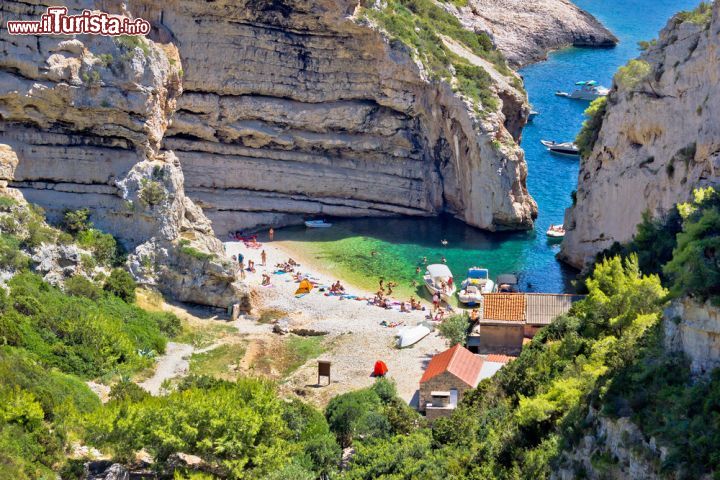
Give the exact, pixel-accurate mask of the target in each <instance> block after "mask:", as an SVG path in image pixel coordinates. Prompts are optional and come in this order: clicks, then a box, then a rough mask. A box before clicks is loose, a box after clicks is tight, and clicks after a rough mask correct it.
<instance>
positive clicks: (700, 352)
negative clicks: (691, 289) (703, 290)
mask: <svg viewBox="0 0 720 480" xmlns="http://www.w3.org/2000/svg"><path fill="white" fill-rule="evenodd" d="M663 326H664V330H665V344H666V347H667V349H668V350H670V351H673V352H683V353H684V354H685V356H687V358H688V359H689V360H690V369H691V370H692V373H693V374H695V375H704V374H707V373H709V372H711V371H712V370H713V369H715V368H717V367H720V308H718V307H716V306H714V305H712V304H711V303H710V302H709V301H708V302H706V303H703V304H701V303H698V302H696V301H694V300H692V299H689V298H684V299H680V300H676V301H674V302H673V303H672V305H671V306H670V307H669V308H668V309H667V310H666V311H665V315H664V318H663Z"/></svg>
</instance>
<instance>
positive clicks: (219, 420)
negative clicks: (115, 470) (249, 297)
mask: <svg viewBox="0 0 720 480" xmlns="http://www.w3.org/2000/svg"><path fill="white" fill-rule="evenodd" d="M283 410H284V405H283V402H282V401H281V400H280V399H279V398H278V396H277V394H276V392H275V389H274V386H273V385H272V384H271V383H270V382H266V381H259V380H251V379H243V380H240V381H238V382H237V383H234V384H229V383H220V384H217V385H215V386H213V387H211V388H209V389H198V388H189V389H186V390H182V391H176V392H173V393H170V394H169V395H167V396H165V397H147V398H145V399H143V400H141V401H139V402H134V403H117V404H109V405H108V408H106V409H104V410H103V411H102V412H99V414H97V415H95V416H93V417H92V418H91V419H90V422H89V424H88V427H89V428H88V432H89V437H90V439H91V440H93V441H94V442H95V443H96V444H98V445H101V446H104V447H109V448H112V449H113V450H114V451H115V453H116V457H117V458H125V459H127V458H131V457H132V456H133V454H134V452H135V451H138V450H140V449H145V450H146V451H148V452H149V453H150V454H151V455H152V456H153V458H154V460H155V461H156V462H158V463H159V464H161V465H162V464H163V463H164V462H166V461H167V459H168V458H169V457H170V455H171V454H173V453H176V452H185V453H189V454H193V455H198V456H200V457H201V458H203V459H204V460H205V461H206V462H209V463H210V464H212V465H214V466H215V467H216V469H217V470H216V472H217V473H218V474H219V475H220V476H221V477H223V478H231V479H238V478H264V477H265V475H267V474H269V473H270V472H272V471H274V470H281V469H282V468H283V467H284V466H285V465H286V464H288V463H290V460H291V457H292V455H293V451H296V449H295V448H294V447H293V444H292V442H291V441H290V440H289V436H290V432H289V431H288V429H287V426H286V425H285V423H284V422H283V418H282V414H283Z"/></svg>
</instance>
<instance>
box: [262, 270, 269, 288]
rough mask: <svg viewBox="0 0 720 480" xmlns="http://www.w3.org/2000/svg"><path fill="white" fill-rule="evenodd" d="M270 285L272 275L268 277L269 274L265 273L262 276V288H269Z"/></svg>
mask: <svg viewBox="0 0 720 480" xmlns="http://www.w3.org/2000/svg"><path fill="white" fill-rule="evenodd" d="M268 285H270V275H268V274H267V273H263V274H262V286H263V287H267V286H268Z"/></svg>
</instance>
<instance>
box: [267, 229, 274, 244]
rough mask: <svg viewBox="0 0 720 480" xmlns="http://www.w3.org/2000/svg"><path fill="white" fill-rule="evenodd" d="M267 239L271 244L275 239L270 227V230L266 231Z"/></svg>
mask: <svg viewBox="0 0 720 480" xmlns="http://www.w3.org/2000/svg"><path fill="white" fill-rule="evenodd" d="M268 238H269V239H270V241H271V242H272V241H273V239H274V238H275V230H274V229H273V228H272V227H270V230H268Z"/></svg>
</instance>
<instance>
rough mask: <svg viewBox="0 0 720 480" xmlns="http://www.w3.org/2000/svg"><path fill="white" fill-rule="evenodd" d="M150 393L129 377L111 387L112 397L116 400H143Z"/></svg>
mask: <svg viewBox="0 0 720 480" xmlns="http://www.w3.org/2000/svg"><path fill="white" fill-rule="evenodd" d="M149 396H150V394H149V393H148V392H147V391H145V390H143V389H142V388H141V387H139V386H138V385H137V384H136V383H134V382H131V381H130V380H128V379H122V380H120V381H119V382H117V383H116V384H114V385H113V386H112V388H110V399H111V400H114V401H116V402H141V401H143V400H145V399H146V398H148V397H149Z"/></svg>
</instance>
